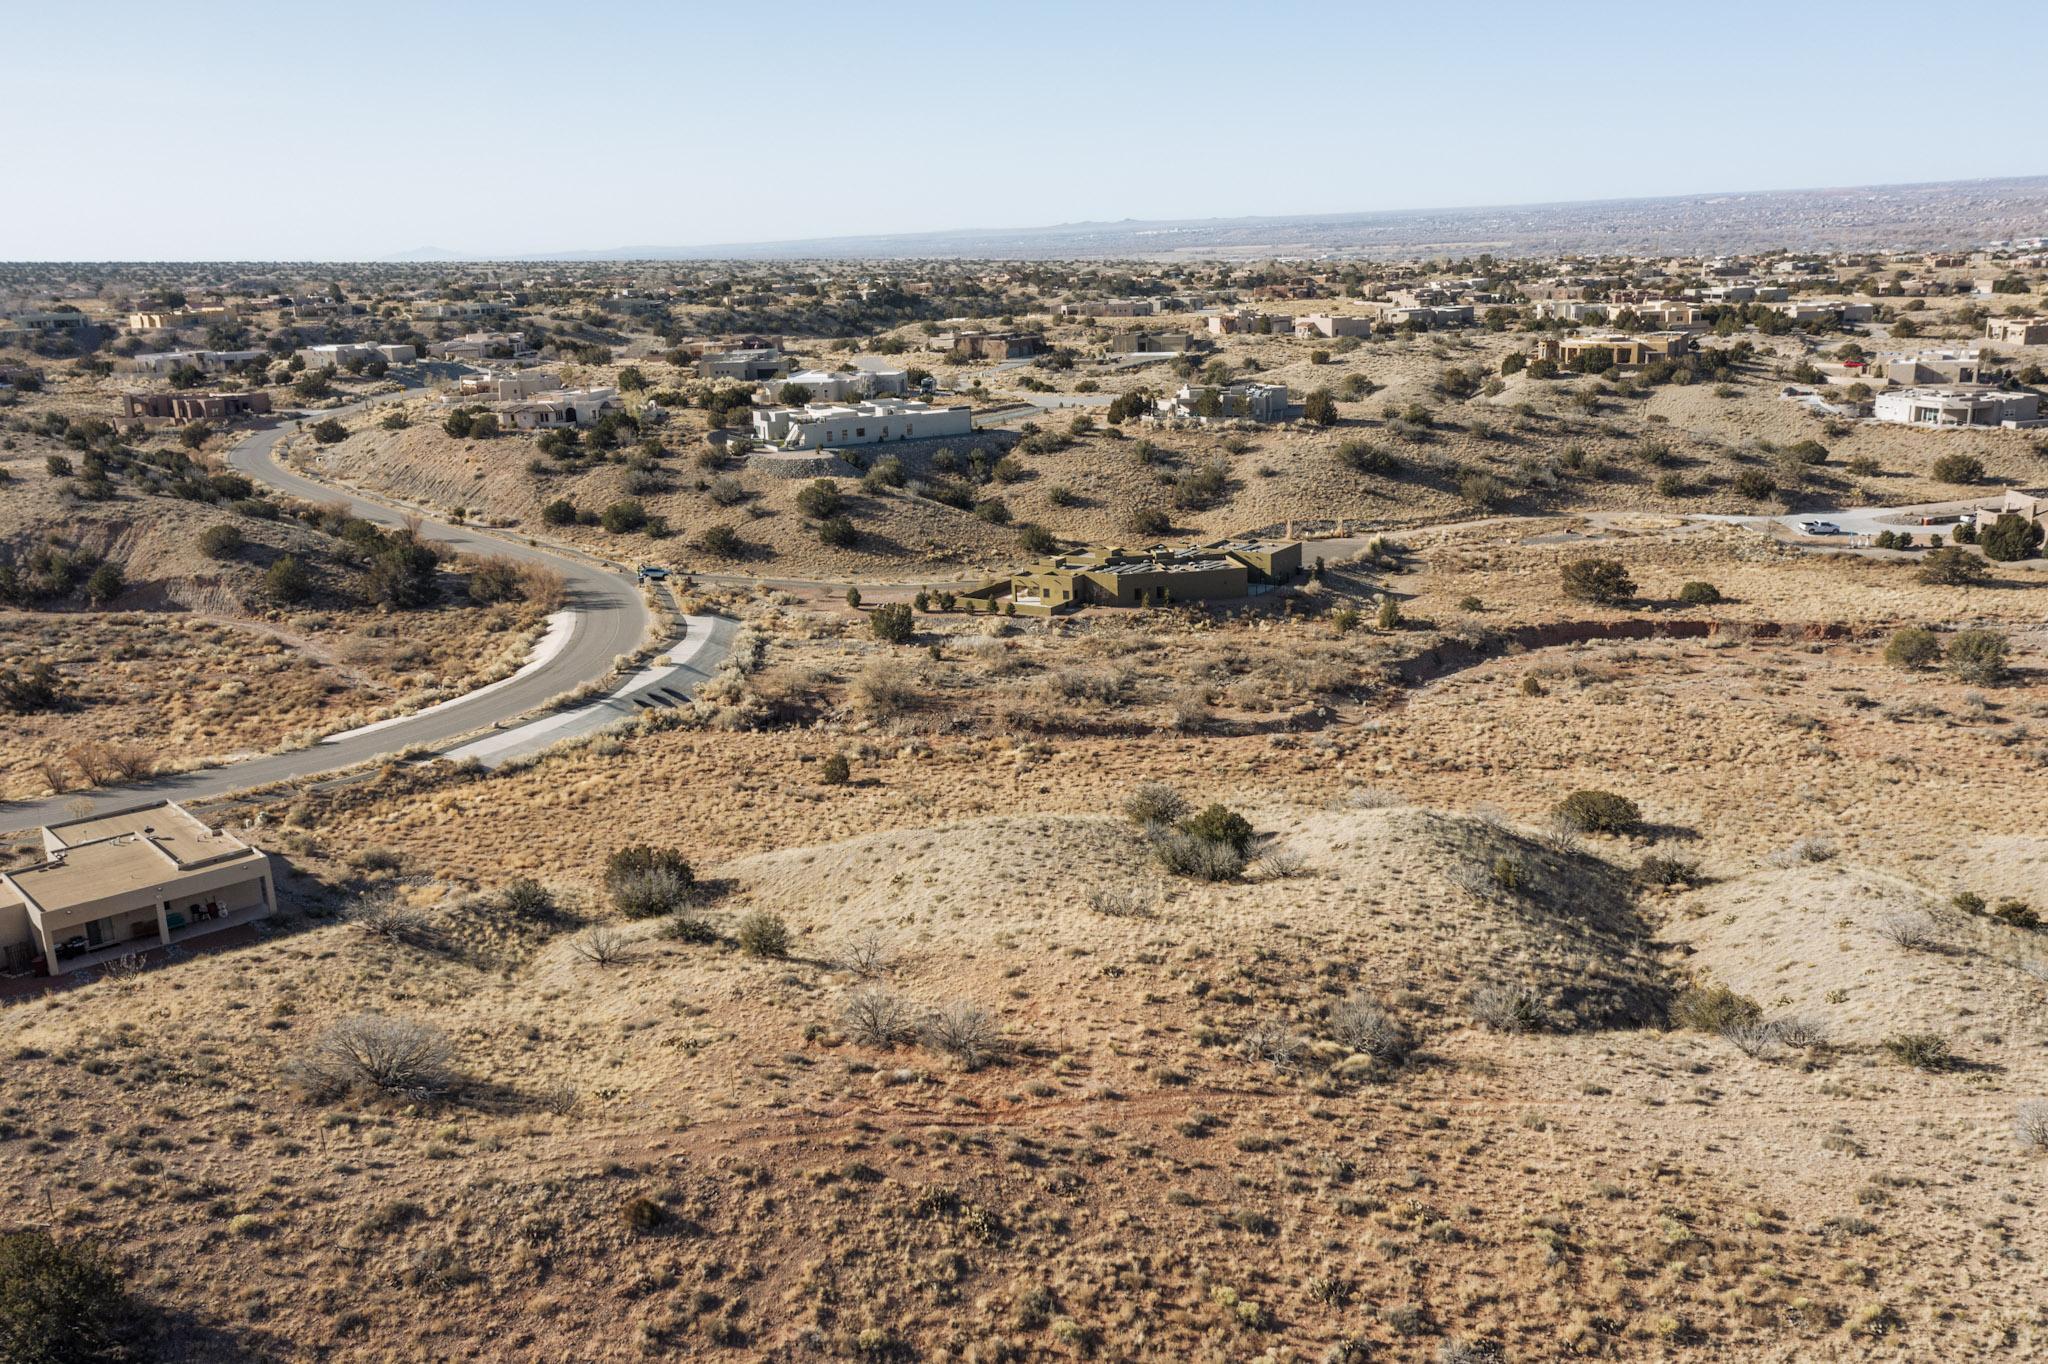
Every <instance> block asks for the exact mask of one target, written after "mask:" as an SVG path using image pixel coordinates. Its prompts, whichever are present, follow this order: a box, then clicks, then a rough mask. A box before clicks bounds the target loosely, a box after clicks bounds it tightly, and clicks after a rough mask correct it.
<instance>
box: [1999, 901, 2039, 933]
mask: <svg viewBox="0 0 2048 1364" xmlns="http://www.w3.org/2000/svg"><path fill="white" fill-rule="evenodd" d="M1991 917H1992V918H1994V919H1996V920H1998V921H1999V922H2000V923H2002V924H2011V925H2012V926H2013V927H2014V928H2024V929H2027V930H2028V931H2030V932H2031V931H2032V930H2034V929H2037V928H2039V927H2040V926H2041V916H2040V914H2039V913H2038V912H2036V911H2035V909H2034V907H2033V906H2032V905H2030V904H2028V903H2027V902H2026V901H2025V900H2019V899H2014V898H2012V897H2010V896H2008V897H2006V898H2005V899H2003V900H2000V901H1999V902H1998V903H1997V904H1995V905H1993V906H1992V907H1991Z"/></svg>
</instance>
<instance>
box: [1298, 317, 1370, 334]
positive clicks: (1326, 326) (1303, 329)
mask: <svg viewBox="0 0 2048 1364" xmlns="http://www.w3.org/2000/svg"><path fill="white" fill-rule="evenodd" d="M1294 334H1295V335H1296V336H1326V337H1330V338H1331V339H1333V340H1334V339H1335V338H1337V337H1339V336H1371V335H1372V319H1371V318H1369V317H1332V316H1331V315H1330V314H1328V313H1305V314H1303V315H1302V316H1300V317H1297V318H1295V319H1294Z"/></svg>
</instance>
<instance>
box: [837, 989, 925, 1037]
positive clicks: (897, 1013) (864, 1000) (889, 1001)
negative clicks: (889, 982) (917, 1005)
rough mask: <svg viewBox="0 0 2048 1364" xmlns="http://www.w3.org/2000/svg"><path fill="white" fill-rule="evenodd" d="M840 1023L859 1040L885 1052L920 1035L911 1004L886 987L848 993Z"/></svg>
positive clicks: (850, 1034) (851, 1035) (841, 1011)
mask: <svg viewBox="0 0 2048 1364" xmlns="http://www.w3.org/2000/svg"><path fill="white" fill-rule="evenodd" d="M840 1024H842V1026H844V1028H846V1034H848V1036H850V1038H854V1040H856V1042H862V1045H864V1047H881V1049H883V1051H887V1049H891V1047H897V1045H901V1042H907V1040H909V1038H913V1036H918V1024H915V1020H913V1018H911V1012H909V1006H907V1004H903V999H901V997H899V995H893V993H889V991H887V989H856V991H854V993H850V995H846V1004H842V1006H840Z"/></svg>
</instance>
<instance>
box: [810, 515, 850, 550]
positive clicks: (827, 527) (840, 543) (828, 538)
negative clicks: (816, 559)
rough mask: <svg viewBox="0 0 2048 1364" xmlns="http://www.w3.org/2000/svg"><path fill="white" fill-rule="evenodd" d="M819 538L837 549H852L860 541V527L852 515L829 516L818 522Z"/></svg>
mask: <svg viewBox="0 0 2048 1364" xmlns="http://www.w3.org/2000/svg"><path fill="white" fill-rule="evenodd" d="M818 539H819V540H821V541H823V542H824V543H825V544H828V545H831V546H832V547H834V548H835V549H851V548H853V547H854V546H855V545H857V544H859V543H860V527H858V526H856V525H854V524H853V521H852V518H850V517H845V516H828V517H826V518H825V519H824V520H823V521H820V522H819V523H818Z"/></svg>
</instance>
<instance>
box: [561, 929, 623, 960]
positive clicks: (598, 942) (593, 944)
mask: <svg viewBox="0 0 2048 1364" xmlns="http://www.w3.org/2000/svg"><path fill="white" fill-rule="evenodd" d="M569 949H570V950H571V951H572V952H574V953H575V954H576V955H577V956H578V957H580V958H581V959H582V960H584V961H587V962H589V963H590V964H591V965H593V966H616V965H618V964H619V963H620V962H622V961H624V960H625V959H626V954H627V953H628V952H629V951H630V950H631V949H632V942H631V940H629V939H628V938H627V937H626V935H625V934H624V933H622V932H620V931H619V930H618V929H617V928H614V927H613V926H612V925H610V924H593V925H591V926H590V927H589V928H586V929H585V930H583V932H581V933H579V934H577V935H576V938H575V940H574V941H572V942H571V943H570V944H569Z"/></svg>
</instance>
